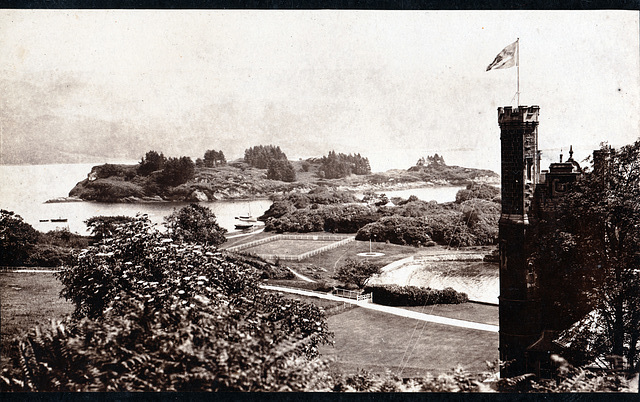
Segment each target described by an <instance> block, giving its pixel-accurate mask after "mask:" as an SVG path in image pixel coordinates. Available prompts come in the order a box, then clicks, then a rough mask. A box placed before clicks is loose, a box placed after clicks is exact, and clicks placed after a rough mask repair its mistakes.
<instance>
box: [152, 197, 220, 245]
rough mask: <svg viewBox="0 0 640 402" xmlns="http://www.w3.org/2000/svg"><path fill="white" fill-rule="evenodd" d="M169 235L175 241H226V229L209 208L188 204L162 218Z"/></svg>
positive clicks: (217, 243) (215, 243) (216, 243)
mask: <svg viewBox="0 0 640 402" xmlns="http://www.w3.org/2000/svg"><path fill="white" fill-rule="evenodd" d="M164 221H165V226H166V227H167V229H168V230H169V235H170V236H171V238H172V239H173V240H175V241H180V242H188V243H200V244H206V245H212V246H219V245H220V244H222V243H224V242H225V241H227V238H226V237H225V236H224V234H225V233H227V229H225V228H223V227H220V225H218V222H217V221H216V215H215V214H214V213H213V211H212V210H211V208H209V207H205V206H203V205H200V204H190V205H187V206H185V207H182V208H180V209H179V210H177V211H175V210H174V211H173V212H172V213H171V214H170V215H169V216H167V217H165V218H164Z"/></svg>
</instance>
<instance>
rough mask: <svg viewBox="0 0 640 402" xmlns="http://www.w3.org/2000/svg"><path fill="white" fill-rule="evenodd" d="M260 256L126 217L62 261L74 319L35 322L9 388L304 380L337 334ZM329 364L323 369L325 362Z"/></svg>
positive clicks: (239, 387) (243, 387)
mask: <svg viewBox="0 0 640 402" xmlns="http://www.w3.org/2000/svg"><path fill="white" fill-rule="evenodd" d="M259 274H260V273H259V272H258V270H256V268H254V265H253V264H248V263H245V262H244V260H243V258H242V257H240V256H237V255H234V254H232V253H227V252H222V251H220V250H218V249H216V248H215V247H212V246H206V245H200V244H194V243H180V244H176V243H175V242H173V241H171V239H168V238H165V237H164V235H163V234H161V233H159V232H158V231H156V230H155V229H153V227H152V225H151V224H150V222H149V221H148V219H146V218H145V217H139V218H137V219H136V220H134V221H132V222H129V223H124V224H122V225H118V226H117V227H116V230H115V234H114V236H113V237H111V238H105V239H103V240H102V241H101V242H100V243H98V244H97V245H95V246H90V247H88V248H87V249H86V250H84V251H83V252H82V253H80V254H79V255H78V256H77V260H76V262H75V264H74V265H73V266H72V267H69V268H67V269H64V270H63V271H61V272H60V274H59V278H60V280H61V281H62V283H63V285H64V287H63V290H62V295H63V296H64V297H66V298H68V299H69V300H71V301H72V302H73V303H74V304H75V312H74V317H75V319H74V320H73V321H71V322H69V323H66V324H56V325H54V326H53V327H52V329H51V330H49V331H46V332H41V331H36V332H35V333H33V334H31V335H30V336H28V337H27V338H25V339H23V340H22V341H21V342H20V343H19V345H18V351H17V353H16V354H15V355H14V361H13V370H14V372H13V375H11V376H9V377H5V376H4V373H3V377H4V378H3V380H4V382H5V384H4V385H3V387H7V384H8V386H9V387H10V388H12V389H26V390H43V391H78V390H81V391H135V390H138V391H198V390H202V391H232V390H233V391H260V390H262V391H284V390H287V391H290V390H295V391H304V390H307V389H309V388H313V387H314V384H315V382H316V381H317V380H322V376H320V377H318V375H317V374H318V373H316V371H318V369H319V368H322V367H323V363H321V362H320V361H318V360H317V359H316V356H317V346H318V345H319V344H321V343H327V342H328V341H329V336H330V334H329V332H328V331H327V325H326V322H325V319H324V315H323V313H322V312H321V310H319V309H318V308H317V307H315V306H314V305H311V304H307V303H303V302H299V301H294V300H290V299H286V298H284V297H283V296H280V295H277V294H273V293H268V292H266V291H263V290H262V289H260V288H259V282H258V277H259ZM320 371H321V372H322V370H320Z"/></svg>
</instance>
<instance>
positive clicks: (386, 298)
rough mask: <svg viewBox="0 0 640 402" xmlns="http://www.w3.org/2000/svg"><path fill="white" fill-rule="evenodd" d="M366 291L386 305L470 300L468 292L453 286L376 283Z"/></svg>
mask: <svg viewBox="0 0 640 402" xmlns="http://www.w3.org/2000/svg"><path fill="white" fill-rule="evenodd" d="M364 291H365V292H366V293H369V292H372V293H373V300H374V301H375V303H377V304H383V305H385V306H426V305H430V304H460V303H466V302H467V301H469V298H468V297H467V294H466V293H461V292H456V291H455V290H454V289H452V288H446V289H444V290H437V289H431V288H422V287H417V286H399V285H374V286H367V287H366V288H365V289H364Z"/></svg>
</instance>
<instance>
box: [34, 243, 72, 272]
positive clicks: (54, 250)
mask: <svg viewBox="0 0 640 402" xmlns="http://www.w3.org/2000/svg"><path fill="white" fill-rule="evenodd" d="M72 263H73V251H72V249H71V248H69V247H61V246H56V245H52V244H37V245H36V246H35V247H34V248H33V250H32V251H31V253H30V254H29V257H28V258H27V260H26V261H25V264H24V265H26V266H29V267H61V266H63V265H67V266H68V265H70V264H72Z"/></svg>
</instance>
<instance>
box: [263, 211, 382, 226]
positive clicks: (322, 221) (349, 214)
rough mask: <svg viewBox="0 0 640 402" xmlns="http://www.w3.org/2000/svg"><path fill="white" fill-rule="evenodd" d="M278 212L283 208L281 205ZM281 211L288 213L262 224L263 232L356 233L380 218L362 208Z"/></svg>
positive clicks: (373, 212)
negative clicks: (263, 225)
mask: <svg viewBox="0 0 640 402" xmlns="http://www.w3.org/2000/svg"><path fill="white" fill-rule="evenodd" d="M278 208H282V205H280V206H278ZM282 209H285V210H289V211H291V212H287V213H285V214H284V215H282V216H280V217H278V218H268V219H267V220H266V222H265V230H266V231H276V232H279V233H281V232H317V231H325V232H332V233H355V232H357V231H358V229H360V228H361V227H363V226H364V225H366V224H368V223H370V222H374V221H376V220H377V219H378V218H379V217H380V215H377V214H376V212H375V208H374V207H371V206H368V205H362V204H340V205H335V204H332V205H321V204H312V205H311V206H310V207H307V208H303V209H295V207H293V206H290V207H284V208H282Z"/></svg>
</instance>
